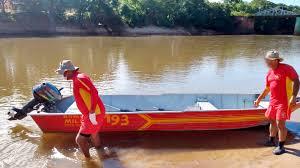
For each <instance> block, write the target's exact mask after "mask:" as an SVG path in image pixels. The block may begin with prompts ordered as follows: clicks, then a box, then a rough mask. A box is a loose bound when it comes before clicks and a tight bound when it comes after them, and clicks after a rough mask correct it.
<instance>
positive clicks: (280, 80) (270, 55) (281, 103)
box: [254, 50, 299, 155]
mask: <svg viewBox="0 0 300 168" xmlns="http://www.w3.org/2000/svg"><path fill="white" fill-rule="evenodd" d="M282 61H283V58H281V57H280V55H279V52H278V51H276V50H272V51H269V52H267V54H266V56H265V62H266V64H267V66H268V67H269V68H270V70H269V72H268V74H267V76H266V88H265V90H264V92H263V93H262V94H261V95H260V96H259V97H258V98H257V100H256V101H255V102H254V104H255V106H259V103H260V101H261V100H262V99H263V98H264V97H265V96H266V95H267V94H268V93H270V104H269V107H268V109H267V111H266V113H265V116H266V117H267V119H268V120H269V122H270V128H269V131H270V134H269V139H268V141H267V142H266V143H265V145H266V146H276V144H275V137H276V136H277V134H278V137H279V143H278V145H277V147H276V148H275V149H274V151H273V153H274V154H275V155H280V154H283V153H285V148H284V143H285V140H286V136H287V129H286V126H285V122H286V120H288V119H290V115H291V111H292V110H294V108H295V105H296V97H297V94H298V91H299V78H298V74H297V72H296V71H295V70H294V68H293V67H292V66H290V65H287V64H283V63H281V62H282Z"/></svg>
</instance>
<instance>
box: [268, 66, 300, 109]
mask: <svg viewBox="0 0 300 168" xmlns="http://www.w3.org/2000/svg"><path fill="white" fill-rule="evenodd" d="M297 78H298V74H297V72H296V71H295V69H294V68H293V67H292V66H290V65H287V64H279V65H278V68H277V69H274V70H273V69H271V70H269V72H268V74H267V77H266V86H267V87H268V88H269V89H270V94H271V96H270V105H272V106H277V105H283V106H289V100H290V98H291V96H292V95H293V80H295V79H297Z"/></svg>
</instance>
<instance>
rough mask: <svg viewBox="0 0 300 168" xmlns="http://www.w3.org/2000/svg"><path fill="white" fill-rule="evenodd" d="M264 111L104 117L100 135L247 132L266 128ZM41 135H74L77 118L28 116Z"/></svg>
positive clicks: (46, 115) (38, 114) (55, 115)
mask: <svg viewBox="0 0 300 168" xmlns="http://www.w3.org/2000/svg"><path fill="white" fill-rule="evenodd" d="M265 110H266V109H243V110H215V111H185V112H174V111H173V112H156V111H155V112H135V113H130V112H123V113H121V112H119V113H116V112H113V113H109V114H107V115H106V116H105V120H104V123H103V127H102V129H101V131H102V132H112V131H121V132H122V131H125V132H127V131H186V130H226V129H241V128H249V127H255V126H260V125H265V124H266V119H265V117H264V112H265ZM31 117H32V119H33V120H34V121H35V122H36V124H37V125H38V126H39V128H40V129H41V130H42V131H43V132H78V130H79V127H80V124H81V122H80V118H81V115H80V114H60V113H57V114H49V113H36V114H32V115H31Z"/></svg>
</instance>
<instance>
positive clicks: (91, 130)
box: [56, 60, 105, 158]
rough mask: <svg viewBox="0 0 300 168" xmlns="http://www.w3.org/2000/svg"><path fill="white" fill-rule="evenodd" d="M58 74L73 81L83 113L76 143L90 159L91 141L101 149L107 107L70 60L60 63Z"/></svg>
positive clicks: (79, 107) (85, 76) (77, 100)
mask: <svg viewBox="0 0 300 168" xmlns="http://www.w3.org/2000/svg"><path fill="white" fill-rule="evenodd" d="M56 72H57V73H58V74H60V75H63V76H64V77H65V78H66V79H67V80H72V81H73V94H74V98H75V102H76V105H77V107H78V109H79V111H80V112H81V113H82V116H81V126H80V129H79V132H78V134H77V136H76V143H77V144H78V146H79V147H80V149H81V151H82V152H83V154H84V156H85V157H86V158H89V157H90V152H89V140H90V139H91V142H92V143H93V145H94V147H96V148H100V138H99V134H98V133H99V131H100V128H101V126H102V123H103V120H104V116H105V107H104V104H103V103H102V101H101V99H100V97H99V95H98V91H97V89H96V88H95V86H94V85H93V83H92V81H91V79H90V78H89V77H88V76H87V75H85V74H83V73H80V72H79V68H78V67H75V66H74V65H73V63H72V62H71V61H70V60H64V61H62V62H61V63H60V65H59V68H58V69H57V70H56Z"/></svg>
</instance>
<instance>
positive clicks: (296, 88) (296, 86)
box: [290, 78, 299, 107]
mask: <svg viewBox="0 0 300 168" xmlns="http://www.w3.org/2000/svg"><path fill="white" fill-rule="evenodd" d="M298 92H299V78H296V79H294V80H293V95H292V97H291V100H290V106H291V107H293V106H295V105H296V98H297V95H298Z"/></svg>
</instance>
